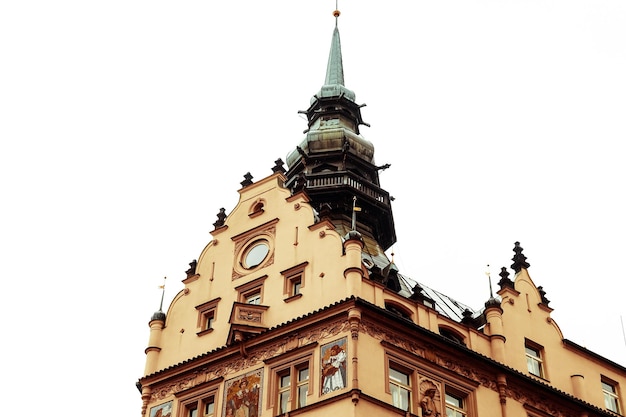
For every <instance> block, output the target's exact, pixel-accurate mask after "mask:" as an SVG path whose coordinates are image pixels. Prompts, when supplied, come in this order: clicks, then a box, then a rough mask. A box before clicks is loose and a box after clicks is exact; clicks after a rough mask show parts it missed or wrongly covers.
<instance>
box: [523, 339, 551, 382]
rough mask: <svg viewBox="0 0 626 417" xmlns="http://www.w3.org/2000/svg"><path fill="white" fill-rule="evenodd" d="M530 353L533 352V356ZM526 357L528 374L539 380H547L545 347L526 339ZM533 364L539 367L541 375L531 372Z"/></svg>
mask: <svg viewBox="0 0 626 417" xmlns="http://www.w3.org/2000/svg"><path fill="white" fill-rule="evenodd" d="M529 351H531V352H532V354H531V353H529ZM524 355H525V358H526V370H527V371H528V373H529V374H531V375H532V376H535V377H537V378H541V379H546V380H547V379H548V378H547V374H546V360H545V351H544V349H543V346H541V345H539V344H537V343H535V342H533V341H531V340H528V339H526V340H525V342H524ZM531 363H532V364H534V365H536V366H537V368H538V370H539V375H537V374H536V373H535V372H533V370H531V366H530V365H531Z"/></svg>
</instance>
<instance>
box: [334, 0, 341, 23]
mask: <svg viewBox="0 0 626 417" xmlns="http://www.w3.org/2000/svg"><path fill="white" fill-rule="evenodd" d="M340 15H341V12H340V11H339V0H335V11H334V12H333V16H335V27H337V22H338V20H339V16H340Z"/></svg>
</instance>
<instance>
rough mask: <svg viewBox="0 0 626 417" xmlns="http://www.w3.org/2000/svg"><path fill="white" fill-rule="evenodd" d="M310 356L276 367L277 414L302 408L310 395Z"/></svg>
mask: <svg viewBox="0 0 626 417" xmlns="http://www.w3.org/2000/svg"><path fill="white" fill-rule="evenodd" d="M309 361H310V358H306V359H305V360H300V361H297V360H295V361H292V363H289V364H286V365H284V366H281V367H279V368H276V369H275V371H274V372H275V377H274V380H275V383H274V384H275V391H274V393H275V394H274V398H275V409H276V413H277V414H284V413H286V412H288V411H291V410H295V409H297V408H302V407H304V406H306V404H307V397H308V395H309V383H310V376H309V369H310V363H309Z"/></svg>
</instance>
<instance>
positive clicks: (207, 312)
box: [196, 297, 222, 336]
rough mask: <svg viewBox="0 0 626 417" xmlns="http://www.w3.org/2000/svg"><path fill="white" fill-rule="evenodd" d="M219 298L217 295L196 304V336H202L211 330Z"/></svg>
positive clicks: (215, 317)
mask: <svg viewBox="0 0 626 417" xmlns="http://www.w3.org/2000/svg"><path fill="white" fill-rule="evenodd" d="M221 300H222V299H221V297H218V298H214V299H213V300H211V301H207V302H206V303H202V304H200V305H198V306H196V310H197V311H198V321H197V327H198V329H199V330H198V332H196V334H197V335H198V336H202V335H205V334H207V333H211V332H212V331H213V329H214V323H215V320H216V319H217V306H218V304H219V302H220V301H221Z"/></svg>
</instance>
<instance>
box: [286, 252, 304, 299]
mask: <svg viewBox="0 0 626 417" xmlns="http://www.w3.org/2000/svg"><path fill="white" fill-rule="evenodd" d="M308 264H309V263H308V262H303V263H301V264H299V265H296V266H293V267H291V268H289V269H286V270H284V271H281V275H282V276H283V279H284V284H283V295H284V297H285V298H284V299H283V301H284V302H286V303H288V302H291V301H293V300H297V299H298V298H300V297H302V289H303V288H304V286H305V274H304V271H305V269H306V267H307V265H308Z"/></svg>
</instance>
